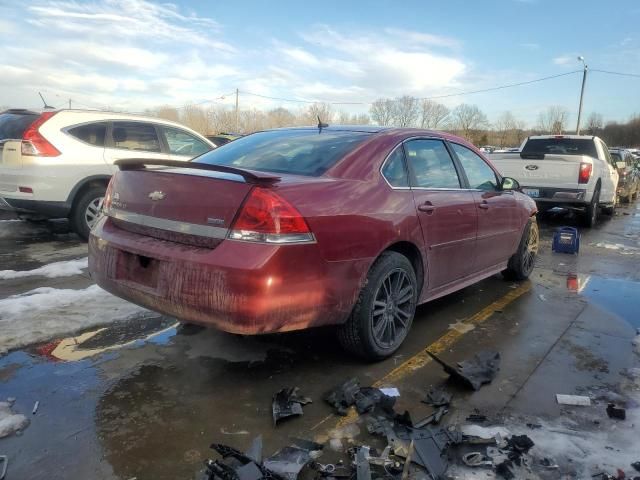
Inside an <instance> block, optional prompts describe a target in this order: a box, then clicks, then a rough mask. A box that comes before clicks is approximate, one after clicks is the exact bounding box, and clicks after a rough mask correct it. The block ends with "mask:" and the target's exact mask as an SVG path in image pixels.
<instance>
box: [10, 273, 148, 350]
mask: <svg viewBox="0 0 640 480" xmlns="http://www.w3.org/2000/svg"><path fill="white" fill-rule="evenodd" d="M144 311H146V310H145V309H144V308H142V307H139V306H137V305H134V304H133V303H129V302H127V301H125V300H122V299H120V298H118V297H115V296H113V295H111V294H110V293H108V292H106V291H104V290H102V289H101V288H100V287H99V286H97V285H92V286H90V287H88V288H85V289H83V290H72V289H56V288H49V287H43V288H36V289H35V290H31V291H29V292H26V293H24V294H20V295H13V296H11V297H8V298H5V299H2V300H0V332H2V335H1V336H0V353H3V352H6V351H7V350H9V349H12V348H17V347H22V346H25V345H30V344H33V343H36V342H41V341H44V340H49V339H51V338H54V337H56V336H61V335H68V334H71V333H74V332H77V331H78V330H82V329H84V328H87V327H93V326H96V325H104V324H107V323H111V322H113V321H116V320H125V319H127V318H129V317H131V316H133V315H136V314H139V313H141V312H144Z"/></svg>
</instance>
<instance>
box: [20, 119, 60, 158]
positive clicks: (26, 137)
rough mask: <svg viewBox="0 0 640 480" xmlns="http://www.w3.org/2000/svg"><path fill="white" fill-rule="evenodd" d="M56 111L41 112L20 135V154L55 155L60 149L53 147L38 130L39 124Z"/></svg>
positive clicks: (58, 153)
mask: <svg viewBox="0 0 640 480" xmlns="http://www.w3.org/2000/svg"><path fill="white" fill-rule="evenodd" d="M56 113H57V112H44V113H42V114H41V115H40V116H39V117H38V118H37V119H36V120H35V122H33V123H32V124H31V125H29V127H28V128H27V129H26V130H25V131H24V134H23V135H22V155H28V156H34V157H36V156H37V157H57V156H58V155H60V151H59V150H58V149H57V148H56V147H54V146H53V145H52V144H51V143H50V142H49V141H48V140H47V139H46V138H44V137H43V136H42V134H41V133H40V131H39V130H38V129H39V128H40V126H41V125H42V124H43V123H44V122H46V121H47V120H49V119H50V118H51V117H52V116H54V115H55V114H56Z"/></svg>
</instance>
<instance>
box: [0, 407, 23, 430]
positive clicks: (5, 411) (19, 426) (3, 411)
mask: <svg viewBox="0 0 640 480" xmlns="http://www.w3.org/2000/svg"><path fill="white" fill-rule="evenodd" d="M27 426H29V419H28V418H27V417H25V416H24V415H22V414H19V413H13V411H12V410H11V403H9V402H0V438H3V437H8V436H9V435H11V434H13V433H16V432H19V431H21V430H24V429H25V428H27Z"/></svg>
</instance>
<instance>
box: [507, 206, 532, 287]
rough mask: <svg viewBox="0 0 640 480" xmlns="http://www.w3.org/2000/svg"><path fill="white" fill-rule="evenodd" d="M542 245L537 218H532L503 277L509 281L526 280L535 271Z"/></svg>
mask: <svg viewBox="0 0 640 480" xmlns="http://www.w3.org/2000/svg"><path fill="white" fill-rule="evenodd" d="M539 244H540V232H539V231H538V222H537V221H536V218H535V217H531V218H530V219H529V222H528V223H527V226H526V227H525V228H524V232H523V233H522V238H521V239H520V245H518V251H517V252H516V253H514V254H513V255H512V256H511V258H510V259H509V263H508V264H507V268H506V270H503V271H502V275H503V276H504V278H506V279H507V280H526V279H527V278H529V275H531V272H532V271H533V266H534V264H535V261H536V256H537V255H538V247H539Z"/></svg>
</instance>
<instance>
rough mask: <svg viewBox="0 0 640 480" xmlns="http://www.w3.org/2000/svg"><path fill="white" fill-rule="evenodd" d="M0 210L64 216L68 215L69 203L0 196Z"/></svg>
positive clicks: (45, 215)
mask: <svg viewBox="0 0 640 480" xmlns="http://www.w3.org/2000/svg"><path fill="white" fill-rule="evenodd" d="M0 210H9V211H12V212H16V213H24V214H35V215H41V216H43V217H48V218H64V217H67V216H68V215H69V212H70V211H71V205H69V204H68V203H66V202H46V201H42V200H28V199H22V198H8V197H0Z"/></svg>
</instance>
